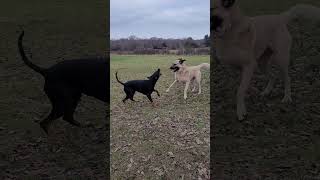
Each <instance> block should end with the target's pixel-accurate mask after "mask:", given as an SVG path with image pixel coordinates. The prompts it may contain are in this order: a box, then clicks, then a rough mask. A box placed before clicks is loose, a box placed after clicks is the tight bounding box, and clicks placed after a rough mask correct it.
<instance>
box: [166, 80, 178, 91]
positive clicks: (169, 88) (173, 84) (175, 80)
mask: <svg viewBox="0 0 320 180" xmlns="http://www.w3.org/2000/svg"><path fill="white" fill-rule="evenodd" d="M176 82H177V80H174V81H173V83H172V84H171V85H170V86H169V87H168V89H167V90H166V92H169V91H170V88H171V87H172V86H173V85H174V84H175V83H176Z"/></svg>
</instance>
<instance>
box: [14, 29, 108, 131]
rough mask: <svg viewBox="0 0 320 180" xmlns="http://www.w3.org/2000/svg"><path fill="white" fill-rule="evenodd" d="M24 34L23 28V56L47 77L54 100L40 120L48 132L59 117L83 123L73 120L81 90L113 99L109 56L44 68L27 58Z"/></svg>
mask: <svg viewBox="0 0 320 180" xmlns="http://www.w3.org/2000/svg"><path fill="white" fill-rule="evenodd" d="M23 36H24V32H23V31H22V33H21V34H20V36H19V40H18V47H19V52H20V55H21V57H22V60H23V61H24V62H25V64H26V65H27V66H29V67H30V68H31V69H33V70H34V71H36V72H38V73H40V74H41V75H42V76H43V77H44V78H45V84H44V91H45V93H46V94H47V96H48V98H49V100H50V102H51V104H52V110H51V112H50V114H49V115H48V117H46V118H45V119H44V120H42V121H41V122H40V126H41V128H42V129H43V130H44V131H45V132H46V133H47V134H48V126H49V125H50V124H51V122H52V121H54V120H56V119H58V118H60V117H63V120H65V121H67V122H69V123H70V124H72V125H75V126H78V127H80V126H81V125H80V123H79V122H77V121H76V120H74V118H73V113H74V111H75V109H76V107H77V105H78V102H79V100H80V98H81V95H82V94H86V95H88V96H92V97H95V98H97V99H99V100H101V101H103V102H109V101H110V95H109V84H110V83H109V61H108V60H107V59H105V58H101V59H99V58H94V59H74V60H68V61H63V62H60V63H57V64H56V65H53V66H52V67H50V68H47V69H45V68H41V67H39V66H37V65H35V64H33V63H32V62H31V61H30V60H29V59H28V58H27V56H26V54H25V52H24V49H23V46H22V39H23Z"/></svg>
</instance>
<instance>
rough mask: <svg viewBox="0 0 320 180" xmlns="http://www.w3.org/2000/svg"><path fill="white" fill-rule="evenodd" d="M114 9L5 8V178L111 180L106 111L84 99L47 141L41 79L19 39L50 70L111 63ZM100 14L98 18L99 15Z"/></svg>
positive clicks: (1, 22) (1, 58) (1, 122)
mask: <svg viewBox="0 0 320 180" xmlns="http://www.w3.org/2000/svg"><path fill="white" fill-rule="evenodd" d="M107 8H108V3H107V2H105V3H100V2H98V3H97V2H96V3H95V2H88V1H87V2H86V1H81V0H80V1H68V2H62V1H58V0H54V1H50V2H47V1H46V2H42V1H36V0H31V1H19V0H13V1H7V2H6V3H3V4H2V5H1V7H0V17H1V18H0V27H1V28H0V96H1V98H0V109H1V110H0V117H1V118H0V149H1V151H0V169H1V171H0V179H49V178H50V179H66V178H69V179H70V178H77V179H80V178H83V179H90V177H91V178H92V177H95V178H97V179H106V177H108V176H107V173H108V172H109V170H108V168H107V167H108V166H107V165H108V164H107V162H108V161H109V159H108V157H109V150H108V147H109V145H108V144H109V143H108V140H109V137H108V136H109V135H108V133H109V132H108V131H107V129H108V127H107V126H108V124H109V123H108V121H107V120H108V119H107V118H106V115H107V110H108V106H107V105H106V104H104V103H101V102H98V101H97V100H95V99H93V98H90V97H86V96H83V97H82V101H81V103H80V104H79V106H78V108H77V112H76V114H75V118H76V119H77V120H78V121H80V122H81V123H82V124H84V125H86V127H84V128H75V127H72V126H71V125H69V124H67V123H65V122H64V121H63V120H61V119H59V120H57V121H55V122H54V124H53V126H52V127H51V128H50V129H49V136H48V137H47V136H46V135H45V134H44V132H43V131H42V130H41V129H40V127H39V124H38V121H39V120H41V119H43V118H44V117H46V115H47V114H48V113H49V111H50V108H51V106H50V103H49V100H48V98H47V97H46V95H45V94H44V92H43V78H42V77H41V76H40V75H39V74H37V73H35V72H34V71H32V70H31V69H30V68H28V67H27V66H26V65H25V64H24V63H23V62H22V60H21V57H20V56H19V54H18V48H17V38H18V35H19V33H20V32H21V27H23V29H24V30H25V41H24V46H25V47H26V51H27V52H28V53H27V55H28V56H31V55H32V61H33V62H34V63H35V64H37V65H40V66H42V67H48V66H50V65H52V64H54V63H56V62H58V61H62V60H66V59H71V58H85V57H94V56H100V57H101V56H105V55H106V49H107V46H106V45H107V41H106V31H107V30H106V28H107V27H106V23H107V22H106V14H107V13H105V12H107ZM93 12H95V13H93Z"/></svg>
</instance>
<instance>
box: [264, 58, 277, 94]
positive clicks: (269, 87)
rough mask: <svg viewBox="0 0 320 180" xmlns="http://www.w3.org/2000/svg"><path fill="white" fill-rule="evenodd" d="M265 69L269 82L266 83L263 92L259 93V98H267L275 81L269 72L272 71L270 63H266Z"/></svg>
mask: <svg viewBox="0 0 320 180" xmlns="http://www.w3.org/2000/svg"><path fill="white" fill-rule="evenodd" d="M265 68H266V74H267V76H268V78H269V82H268V85H267V87H266V88H265V89H264V91H262V92H261V93H260V95H261V96H267V95H269V94H270V92H271V91H272V89H273V86H274V83H275V80H276V78H275V77H274V76H273V75H272V72H271V70H272V68H271V63H267V64H266V67H265Z"/></svg>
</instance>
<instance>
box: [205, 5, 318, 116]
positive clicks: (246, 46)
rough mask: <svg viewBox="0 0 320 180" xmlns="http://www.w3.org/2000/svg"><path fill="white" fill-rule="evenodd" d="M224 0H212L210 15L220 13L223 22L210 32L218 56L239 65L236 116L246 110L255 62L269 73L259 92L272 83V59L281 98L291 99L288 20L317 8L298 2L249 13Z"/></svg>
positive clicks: (283, 100)
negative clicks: (273, 12)
mask: <svg viewBox="0 0 320 180" xmlns="http://www.w3.org/2000/svg"><path fill="white" fill-rule="evenodd" d="M223 2H224V0H216V1H215V4H214V8H213V16H219V17H222V18H223V23H222V26H221V27H220V26H219V28H217V30H216V31H214V32H212V33H211V34H213V39H214V46H215V48H216V56H217V57H218V58H219V60H220V61H221V62H223V63H227V64H231V65H235V66H239V67H240V68H241V82H240V86H239V89H238V92H237V116H238V119H239V120H242V119H244V117H245V115H246V114H247V110H246V106H245V102H244V98H245V95H246V92H247V89H248V86H249V84H250V80H251V78H252V75H253V73H254V70H255V68H256V66H257V63H258V62H259V63H261V64H262V66H263V67H264V69H265V71H266V72H267V74H268V75H269V83H268V85H267V87H266V88H265V90H264V91H263V92H262V93H261V95H268V94H269V93H270V92H271V90H272V88H273V85H274V83H275V78H274V77H272V76H271V75H270V65H271V64H272V63H273V64H275V65H277V66H278V67H279V69H280V72H281V77H282V79H283V81H284V97H283V99H282V102H291V101H292V100H291V85H290V77H289V74H288V71H289V70H288V66H289V60H290V48H291V43H292V40H291V35H290V33H289V31H288V28H287V23H288V22H289V21H290V20H291V19H292V18H295V17H299V16H302V15H304V16H305V17H307V18H308V17H309V18H312V17H314V16H315V15H317V17H319V14H320V10H319V8H317V7H313V6H310V5H297V6H294V7H292V8H291V9H290V10H288V11H286V12H284V13H281V14H279V15H263V16H257V17H248V16H245V15H244V14H243V13H242V12H241V10H240V8H239V6H238V1H237V0H236V1H235V3H234V4H233V6H232V7H230V8H225V7H223V6H222V3H223ZM213 23H214V22H213Z"/></svg>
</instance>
